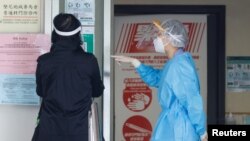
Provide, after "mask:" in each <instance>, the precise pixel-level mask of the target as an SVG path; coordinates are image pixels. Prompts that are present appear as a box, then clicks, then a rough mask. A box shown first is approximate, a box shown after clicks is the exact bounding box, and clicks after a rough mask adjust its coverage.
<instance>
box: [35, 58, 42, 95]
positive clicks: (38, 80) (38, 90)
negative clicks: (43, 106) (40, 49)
mask: <svg viewBox="0 0 250 141" xmlns="http://www.w3.org/2000/svg"><path fill="white" fill-rule="evenodd" d="M40 66H41V64H40V63H39V61H37V67H36V93H37V95H38V96H40V97H43V96H42V83H41V74H40Z"/></svg>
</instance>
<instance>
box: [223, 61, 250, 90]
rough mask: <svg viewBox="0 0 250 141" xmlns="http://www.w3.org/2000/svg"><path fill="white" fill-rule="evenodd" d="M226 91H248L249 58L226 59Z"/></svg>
mask: <svg viewBox="0 0 250 141" xmlns="http://www.w3.org/2000/svg"><path fill="white" fill-rule="evenodd" d="M227 91H229V92H244V91H250V57H246V56H238V57H236V56H234V57H232V56H229V57H227Z"/></svg>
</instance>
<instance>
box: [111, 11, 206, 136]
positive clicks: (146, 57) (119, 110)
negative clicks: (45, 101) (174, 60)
mask: <svg viewBox="0 0 250 141" xmlns="http://www.w3.org/2000/svg"><path fill="white" fill-rule="evenodd" d="M166 18H171V19H177V20H180V21H182V22H183V23H184V25H185V26H186V28H187V31H188V36H189V38H190V39H189V44H188V45H187V47H186V48H185V51H188V52H190V53H191V54H192V56H193V58H194V61H195V63H196V67H197V70H198V74H199V79H200V83H201V84H200V85H201V92H202V93H201V95H202V97H203V100H204V109H205V111H206V105H207V104H206V99H207V36H206V35H207V25H206V24H207V18H206V15H139V16H116V17H115V20H114V21H115V30H114V31H115V36H114V37H115V53H114V54H115V55H125V56H130V57H134V58H137V59H139V60H140V61H141V62H142V63H144V64H147V65H150V66H153V67H154V68H158V69H161V68H162V67H163V65H164V64H165V63H166V62H167V59H168V58H167V56H166V55H165V54H160V53H156V52H155V49H154V46H153V35H152V34H149V33H151V32H150V30H151V26H152V21H153V20H155V19H157V20H159V21H163V20H165V19H166ZM114 66H115V69H114V79H115V80H114V98H115V101H114V102H115V111H114V113H115V117H116V118H115V129H114V131H115V139H114V140H116V141H132V140H133V141H149V140H150V138H151V136H152V132H153V129H154V126H155V123H156V121H157V119H158V116H159V113H160V111H161V109H160V107H159V103H158V99H157V89H156V88H153V87H149V86H147V85H146V84H145V83H144V82H143V81H142V80H141V78H140V77H139V75H138V74H137V72H136V71H135V69H134V67H133V66H132V65H130V64H127V63H121V64H118V63H115V64H114Z"/></svg>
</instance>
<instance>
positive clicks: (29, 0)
mask: <svg viewBox="0 0 250 141" xmlns="http://www.w3.org/2000/svg"><path fill="white" fill-rule="evenodd" d="M0 32H4V33H12V32H15V33H23V32H25V33H27V32H32V33H39V32H41V0H1V4H0Z"/></svg>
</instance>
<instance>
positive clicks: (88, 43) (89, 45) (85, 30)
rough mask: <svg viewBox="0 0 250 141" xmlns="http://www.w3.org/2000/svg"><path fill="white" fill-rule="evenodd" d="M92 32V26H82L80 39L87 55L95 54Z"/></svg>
mask: <svg viewBox="0 0 250 141" xmlns="http://www.w3.org/2000/svg"><path fill="white" fill-rule="evenodd" d="M94 32H95V30H94V27H93V26H82V31H81V37H82V41H83V44H84V45H83V49H84V50H85V51H86V52H89V53H94V52H95V45H94V42H95V41H94V39H95V38H94Z"/></svg>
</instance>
